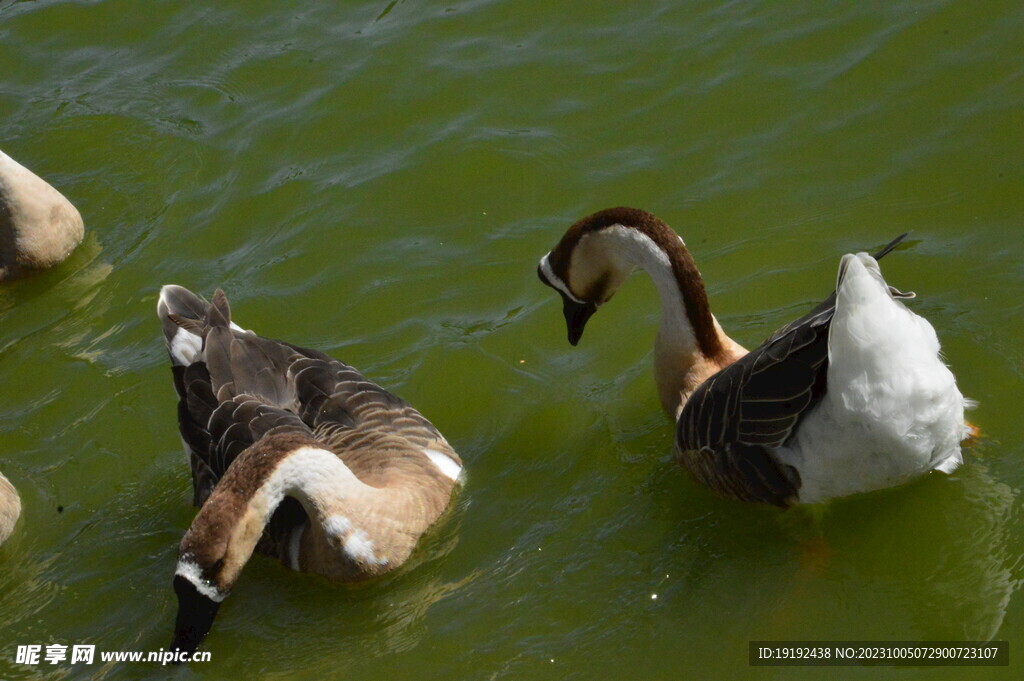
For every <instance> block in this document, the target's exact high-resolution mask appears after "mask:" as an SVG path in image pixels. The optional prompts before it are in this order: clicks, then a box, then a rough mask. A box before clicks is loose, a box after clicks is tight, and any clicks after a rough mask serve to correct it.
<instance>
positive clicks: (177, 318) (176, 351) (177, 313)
mask: <svg viewBox="0 0 1024 681" xmlns="http://www.w3.org/2000/svg"><path fill="white" fill-rule="evenodd" d="M210 307H211V306H210V304H209V303H208V302H206V300H204V299H203V298H201V297H200V296H197V295H196V294H194V293H192V292H191V291H189V290H188V289H187V288H184V287H182V286H175V285H174V284H168V285H166V286H164V287H163V288H161V289H160V299H159V301H157V304H156V314H157V316H158V317H159V318H160V325H161V327H162V328H163V332H164V342H165V344H166V345H167V354H168V355H170V357H171V362H172V363H173V364H174V365H175V366H188V365H189V364H192V363H193V362H196V361H198V359H199V353H200V352H201V351H202V348H203V336H202V332H201V329H202V326H203V324H204V322H205V320H206V318H207V315H208V314H209V311H210Z"/></svg>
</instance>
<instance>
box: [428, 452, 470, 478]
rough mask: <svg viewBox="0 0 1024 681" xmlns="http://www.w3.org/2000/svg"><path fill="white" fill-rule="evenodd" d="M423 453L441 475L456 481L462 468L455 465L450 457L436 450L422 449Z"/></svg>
mask: <svg viewBox="0 0 1024 681" xmlns="http://www.w3.org/2000/svg"><path fill="white" fill-rule="evenodd" d="M423 453H424V454H426V455H427V458H428V459H430V462H431V463H433V464H434V465H435V466H437V469H438V470H439V471H441V475H444V476H445V477H447V478H451V479H452V480H458V479H459V475H461V474H462V466H460V465H459V464H457V463H455V461H454V460H453V459H452V457H450V456H448V455H447V454H445V453H444V452H439V451H437V450H436V449H429V448H428V449H424V450H423Z"/></svg>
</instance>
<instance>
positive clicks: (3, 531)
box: [0, 473, 21, 544]
mask: <svg viewBox="0 0 1024 681" xmlns="http://www.w3.org/2000/svg"><path fill="white" fill-rule="evenodd" d="M20 515H21V499H19V498H18V490H16V489H14V485H12V484H11V483H10V481H9V480H8V479H7V478H5V477H4V476H3V474H2V473H0V544H3V543H4V542H5V541H7V538H8V537H10V536H11V532H13V531H14V524H15V523H16V522H18V516H20Z"/></svg>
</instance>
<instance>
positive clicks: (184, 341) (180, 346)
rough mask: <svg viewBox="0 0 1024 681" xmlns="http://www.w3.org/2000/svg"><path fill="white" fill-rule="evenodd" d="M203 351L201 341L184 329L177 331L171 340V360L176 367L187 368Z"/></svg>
mask: <svg viewBox="0 0 1024 681" xmlns="http://www.w3.org/2000/svg"><path fill="white" fill-rule="evenodd" d="M202 349H203V339H202V338H200V337H199V336H197V335H195V334H194V333H189V332H188V331H186V330H185V329H180V328H179V329H178V330H177V332H175V334H174V338H172V339H171V359H172V360H174V363H175V364H176V365H178V366H188V365H189V364H193V363H194V362H196V361H198V359H199V353H200V351H201V350H202Z"/></svg>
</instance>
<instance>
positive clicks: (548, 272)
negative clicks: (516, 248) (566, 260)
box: [540, 253, 584, 304]
mask: <svg viewBox="0 0 1024 681" xmlns="http://www.w3.org/2000/svg"><path fill="white" fill-rule="evenodd" d="M548 255H551V254H550V253H548V254H547V255H545V256H544V257H543V258H541V259H540V271H541V272H543V273H544V277H545V278H546V279H547V280H548V282H550V283H551V285H552V286H554V287H555V288H556V289H558V290H559V291H561V292H562V293H564V294H565V295H566V296H567V297H568V298H569V300H571V301H572V302H574V303H580V304H584V302H583V301H582V300H580V299H579V298H577V297H576V296H574V295H573V294H572V291H570V290H569V287H568V286H566V285H565V282H564V281H562V280H561V279H559V278H558V277H556V276H555V273H554V271H553V270H552V269H551V263H550V262H548Z"/></svg>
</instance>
